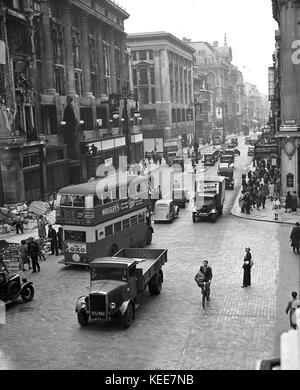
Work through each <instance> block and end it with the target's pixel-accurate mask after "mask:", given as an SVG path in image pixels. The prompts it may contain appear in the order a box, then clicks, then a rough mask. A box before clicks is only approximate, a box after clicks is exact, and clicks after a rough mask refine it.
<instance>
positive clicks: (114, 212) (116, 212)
mask: <svg viewBox="0 0 300 390" xmlns="http://www.w3.org/2000/svg"><path fill="white" fill-rule="evenodd" d="M148 204H149V200H148V199H141V198H138V199H121V200H116V201H115V202H111V203H109V204H107V205H103V206H99V207H96V208H94V209H74V208H68V207H61V208H60V213H59V214H57V218H56V223H57V224H59V225H73V226H93V225H96V224H99V223H101V222H105V221H109V220H110V219H112V218H115V217H117V216H122V215H125V214H126V213H127V212H129V211H130V212H131V211H135V210H139V209H140V208H141V207H143V206H144V207H147V206H148Z"/></svg>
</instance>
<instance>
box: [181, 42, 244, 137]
mask: <svg viewBox="0 0 300 390" xmlns="http://www.w3.org/2000/svg"><path fill="white" fill-rule="evenodd" d="M188 43H189V45H190V46H191V47H192V48H194V49H195V54H194V56H195V61H194V75H195V77H194V83H197V79H200V80H201V79H202V78H204V79H206V84H207V85H208V86H209V89H210V91H212V102H211V104H212V112H213V116H212V119H211V121H212V123H213V126H212V128H216V129H220V131H222V132H223V126H224V133H225V134H226V133H237V132H238V131H240V129H241V126H242V123H243V119H244V118H243V109H244V99H245V94H244V83H243V75H242V73H241V72H240V71H239V70H238V69H237V67H235V66H234V65H233V64H232V49H231V47H230V46H229V45H228V44H227V42H226V39H225V42H224V45H223V46H219V43H218V42H217V41H215V42H214V43H213V44H212V45H211V44H210V43H208V42H203V41H199V42H192V41H188Z"/></svg>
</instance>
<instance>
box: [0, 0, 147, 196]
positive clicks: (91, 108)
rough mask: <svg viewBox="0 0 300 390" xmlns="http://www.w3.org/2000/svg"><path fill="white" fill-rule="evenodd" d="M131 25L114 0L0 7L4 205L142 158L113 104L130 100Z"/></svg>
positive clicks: (136, 135) (30, 0) (21, 1)
mask: <svg viewBox="0 0 300 390" xmlns="http://www.w3.org/2000/svg"><path fill="white" fill-rule="evenodd" d="M128 17H129V14H128V13H127V12H126V11H125V10H124V9H122V8H121V7H119V6H118V5H116V4H115V3H114V2H112V1H111V0H93V1H88V0H76V1H75V0H74V1H73V0H64V1H59V0H5V1H0V18H1V31H0V57H1V61H0V77H1V87H2V88H1V90H0V94H1V109H0V149H1V150H0V156H1V157H0V160H1V161H0V203H1V204H3V203H17V202H20V201H25V200H27V201H32V200H37V199H49V198H51V195H53V194H54V193H55V192H56V191H57V190H59V189H60V188H61V187H64V186H66V185H69V184H75V183H79V182H84V181H86V180H88V179H89V178H91V177H95V175H96V169H97V167H98V165H99V164H106V165H110V164H113V165H115V166H118V161H119V156H120V155H126V154H127V152H128V149H130V150H131V151H135V153H137V154H141V155H142V154H143V152H142V138H141V137H142V135H141V133H140V132H139V127H138V126H137V125H135V123H134V119H132V120H129V126H128V127H129V131H130V133H133V134H128V132H129V131H128V128H125V126H124V123H127V121H124V120H122V115H124V110H123V108H122V103H124V101H123V100H122V99H121V100H118V101H117V102H116V101H112V100H111V99H110V96H111V94H121V93H125V94H126V93H127V92H128V91H129V85H130V80H129V78H130V71H129V68H130V66H129V63H130V56H129V53H128V51H127V48H126V34H125V32H124V21H125V20H126V19H127V18H128ZM112 103H115V104H112ZM135 108H136V103H135V101H134V100H131V99H129V100H128V115H130V112H132V111H134V110H135ZM116 110H117V111H119V113H120V119H114V117H115V116H114V117H113V115H112V114H113V112H116ZM93 145H94V146H93ZM92 146H93V150H94V153H91V152H90V151H91V147H92ZM139 148H140V149H139ZM136 151H137V152H136ZM133 159H136V156H134V157H133Z"/></svg>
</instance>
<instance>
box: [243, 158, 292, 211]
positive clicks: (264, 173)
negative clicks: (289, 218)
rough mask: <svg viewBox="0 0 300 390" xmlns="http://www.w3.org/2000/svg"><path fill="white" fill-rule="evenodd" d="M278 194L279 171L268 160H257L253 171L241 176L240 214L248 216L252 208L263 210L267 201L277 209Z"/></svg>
mask: <svg viewBox="0 0 300 390" xmlns="http://www.w3.org/2000/svg"><path fill="white" fill-rule="evenodd" d="M279 192H280V169H279V168H278V167H274V166H272V165H271V160H270V159H269V160H268V159H261V160H258V161H257V165H256V167H255V170H249V172H248V175H245V174H244V175H243V176H242V191H241V196H240V198H239V206H240V208H241V212H242V213H246V214H250V213H251V210H253V209H254V208H256V209H257V210H260V209H265V208H266V201H267V199H270V200H271V201H272V202H273V209H277V205H278V201H279V202H280V198H279V195H278V194H279ZM294 196H295V194H294ZM296 199H297V196H296ZM295 204H296V207H297V202H296V203H295V202H294V203H293V206H294V205H295ZM288 205H290V203H289V197H288ZM275 214H276V213H275ZM275 218H276V215H275Z"/></svg>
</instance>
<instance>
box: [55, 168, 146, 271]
mask: <svg viewBox="0 0 300 390" xmlns="http://www.w3.org/2000/svg"><path fill="white" fill-rule="evenodd" d="M116 176H117V175H116ZM125 176H126V177H122V178H119V177H118V179H117V180H116V177H112V176H108V177H107V178H106V179H101V180H94V181H91V182H88V183H83V184H79V185H74V186H69V187H66V188H62V189H61V190H60V191H59V192H58V194H57V199H56V223H57V224H59V225H61V226H62V227H63V238H64V260H63V261H62V263H63V264H67V265H69V264H78V265H85V266H86V265H87V264H89V263H90V262H91V261H92V260H94V259H95V258H97V257H105V256H112V255H114V254H115V253H116V252H117V251H118V250H120V249H121V248H128V247H143V246H146V245H150V244H151V242H152V233H153V229H152V226H151V214H150V201H149V198H148V180H147V177H144V176H128V175H127V173H126V174H125ZM110 182H111V183H112V184H111V185H110V184H109V183H110Z"/></svg>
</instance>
